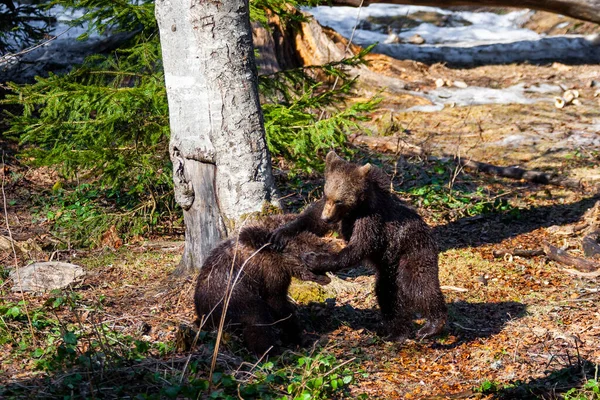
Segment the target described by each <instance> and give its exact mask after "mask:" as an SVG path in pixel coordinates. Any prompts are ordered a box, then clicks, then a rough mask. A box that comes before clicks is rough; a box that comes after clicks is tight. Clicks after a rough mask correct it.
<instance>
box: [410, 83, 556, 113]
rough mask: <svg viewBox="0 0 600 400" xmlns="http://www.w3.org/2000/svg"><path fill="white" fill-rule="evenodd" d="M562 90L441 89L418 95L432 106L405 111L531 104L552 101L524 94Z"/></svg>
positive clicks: (521, 87) (516, 87) (543, 86)
mask: <svg viewBox="0 0 600 400" xmlns="http://www.w3.org/2000/svg"><path fill="white" fill-rule="evenodd" d="M561 92H562V89H561V88H560V87H559V86H556V85H549V84H541V85H533V86H528V87H526V86H525V85H524V84H523V83H519V84H517V85H514V86H510V87H508V88H506V89H491V88H485V87H479V86H469V87H466V88H449V87H441V88H437V89H434V90H430V91H428V92H424V93H420V95H421V96H425V97H426V98H427V99H428V100H429V101H431V102H432V103H433V104H432V105H426V106H416V107H411V108H409V109H407V110H406V111H423V112H434V111H440V110H441V109H443V108H444V106H445V105H455V106H472V105H480V104H532V103H536V102H539V101H548V102H551V101H553V99H552V98H550V97H537V98H533V97H528V96H526V93H536V94H556V93H561Z"/></svg>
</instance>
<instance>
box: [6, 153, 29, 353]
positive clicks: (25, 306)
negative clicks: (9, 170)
mask: <svg viewBox="0 0 600 400" xmlns="http://www.w3.org/2000/svg"><path fill="white" fill-rule="evenodd" d="M4 165H5V164H4V151H3V152H2V166H3V168H4ZM5 180H6V176H5V174H4V170H3V171H2V202H3V205H4V220H5V221H6V230H7V231H8V238H9V240H10V246H11V248H12V252H13V256H14V258H15V274H16V275H17V283H18V284H19V288H20V289H21V299H22V300H23V308H24V309H25V315H27V322H28V323H29V331H30V332H31V340H32V341H33V344H34V346H36V340H35V334H34V332H33V324H32V323H31V316H30V315H29V308H28V307H27V302H26V301H25V293H24V292H23V283H22V282H21V274H20V273H19V259H18V257H17V250H16V249H15V241H14V240H13V236H12V231H11V230H10V224H9V223H8V205H7V203H6V193H5V192H4V181H5Z"/></svg>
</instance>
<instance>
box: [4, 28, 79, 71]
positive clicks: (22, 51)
mask: <svg viewBox="0 0 600 400" xmlns="http://www.w3.org/2000/svg"><path fill="white" fill-rule="evenodd" d="M71 28H73V27H72V26H70V27H68V28H67V29H66V30H64V31H63V32H61V33H59V34H58V35H56V36H54V37H51V38H50V39H48V40H45V41H43V42H41V43H38V44H36V45H34V46H31V47H29V48H27V49H24V50H21V51H19V52H18V53H11V54H6V55H4V56H2V57H0V63H3V62H7V61H9V60H10V59H13V58H17V57H18V56H22V55H25V54H27V53H31V52H32V51H33V50H35V49H38V48H40V47H42V46H45V45H46V44H48V43H50V42H52V41H54V40H56V39H58V38H59V37H61V36H62V35H64V34H65V33H67V32H69V31H70V30H71Z"/></svg>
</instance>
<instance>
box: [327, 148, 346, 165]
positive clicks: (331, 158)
mask: <svg viewBox="0 0 600 400" xmlns="http://www.w3.org/2000/svg"><path fill="white" fill-rule="evenodd" d="M340 161H344V159H343V158H341V157H340V156H338V155H337V154H335V151H333V150H331V151H330V152H329V153H327V156H326V157H325V166H326V167H327V169H330V168H331V166H332V165H333V164H335V163H336V162H340Z"/></svg>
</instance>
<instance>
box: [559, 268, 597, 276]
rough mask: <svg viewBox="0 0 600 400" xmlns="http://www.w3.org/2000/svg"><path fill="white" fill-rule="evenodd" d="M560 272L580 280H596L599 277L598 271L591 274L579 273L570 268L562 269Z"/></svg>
mask: <svg viewBox="0 0 600 400" xmlns="http://www.w3.org/2000/svg"><path fill="white" fill-rule="evenodd" d="M562 270H563V271H564V272H566V273H567V274H571V275H577V276H581V277H582V278H597V277H599V276H600V270H598V271H593V272H581V271H577V270H576V269H571V268H563V269H562Z"/></svg>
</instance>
